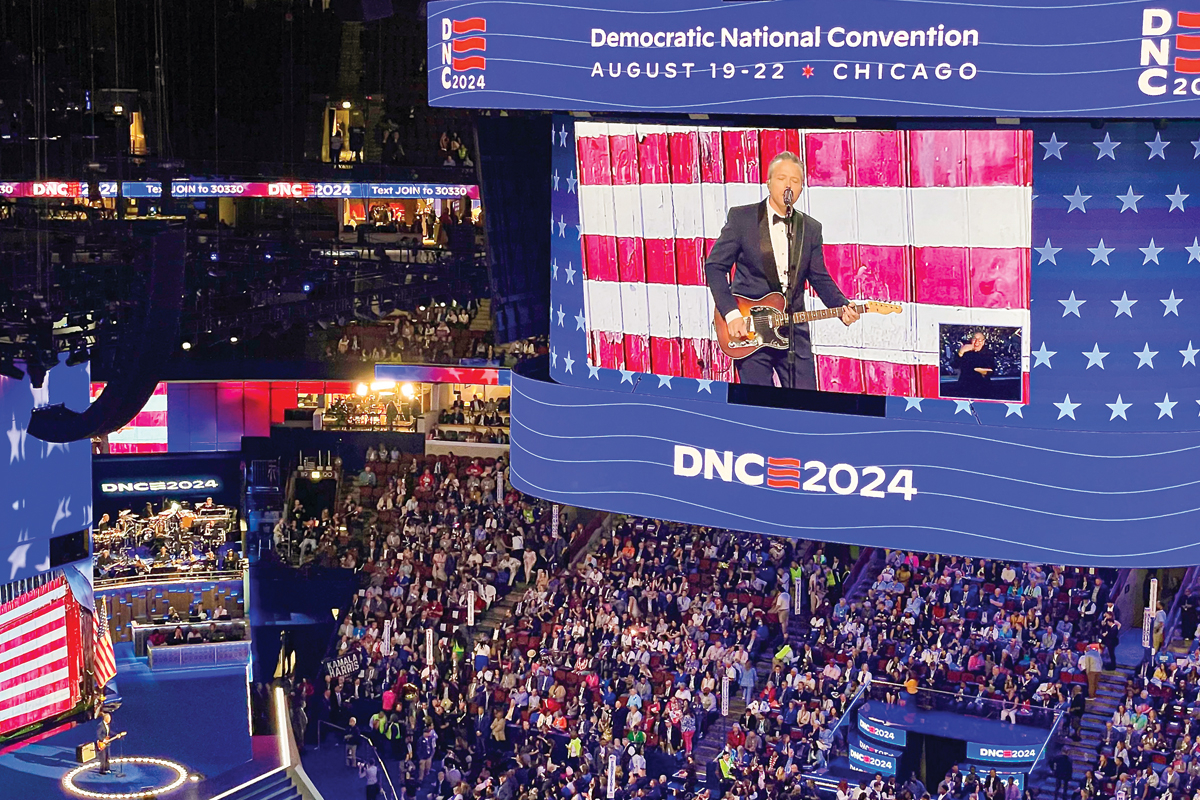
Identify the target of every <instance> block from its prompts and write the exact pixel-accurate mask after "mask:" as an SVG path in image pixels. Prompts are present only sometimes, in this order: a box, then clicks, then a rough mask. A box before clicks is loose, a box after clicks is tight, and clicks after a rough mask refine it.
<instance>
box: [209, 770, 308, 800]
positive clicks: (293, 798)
mask: <svg viewBox="0 0 1200 800" xmlns="http://www.w3.org/2000/svg"><path fill="white" fill-rule="evenodd" d="M227 800H304V795H303V794H302V793H301V792H300V790H299V789H298V788H297V787H296V784H295V783H294V782H293V781H292V778H291V776H290V775H288V773H287V772H286V771H285V772H280V773H277V774H275V775H272V776H271V777H270V778H267V779H266V780H264V781H262V782H261V783H256V784H254V785H253V786H248V787H246V788H245V789H243V790H242V791H240V792H237V793H235V794H231V795H229V797H228V798H227Z"/></svg>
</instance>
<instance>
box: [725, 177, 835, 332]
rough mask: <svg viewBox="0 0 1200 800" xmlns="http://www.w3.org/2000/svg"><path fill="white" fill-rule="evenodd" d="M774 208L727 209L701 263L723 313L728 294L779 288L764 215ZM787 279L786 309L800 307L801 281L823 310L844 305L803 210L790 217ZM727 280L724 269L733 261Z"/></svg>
mask: <svg viewBox="0 0 1200 800" xmlns="http://www.w3.org/2000/svg"><path fill="white" fill-rule="evenodd" d="M773 213H774V212H773V211H772V210H771V208H770V206H769V205H768V203H767V201H766V200H763V201H762V202H760V203H755V204H753V205H748V206H734V207H733V208H731V209H729V215H728V217H727V218H726V220H725V227H724V228H722V229H721V236H720V237H719V238H718V239H717V241H716V243H714V244H713V248H712V251H711V252H710V253H709V254H708V259H707V260H706V261H705V262H704V275H705V280H706V281H707V283H708V288H709V291H711V292H712V295H713V300H714V301H715V302H716V306H717V311H718V312H720V314H721V316H722V317H723V316H725V315H726V314H728V313H729V312H730V311H733V310H734V309H736V308H737V301H736V300H735V299H734V295H735V294H737V295H741V296H742V297H749V298H759V297H762V296H763V295H766V294H770V293H771V292H778V291H782V287H781V285H780V283H779V271H778V269H777V267H776V265H775V251H774V249H773V248H772V247H771V232H770V229H769V227H768V226H769V222H768V219H769V216H770V215H771V214H773ZM792 220H793V222H792V225H793V230H794V231H795V232H794V233H793V245H792V261H793V262H794V263H793V265H792V276H793V277H792V280H791V281H790V282H789V285H790V287H791V291H790V294H791V297H790V298H788V300H789V307H790V308H791V310H792V311H802V310H803V309H804V284H805V283H807V284H808V285H809V286H811V287H813V289H814V290H815V291H816V293H817V296H818V297H820V298H821V302H822V303H824V304H825V307H826V308H837V307H838V306H844V305H846V304H847V303H848V302H849V301H848V300H847V299H846V295H844V294H842V290H841V289H839V288H838V285H837V284H836V283H834V280H833V278H832V276H830V274H829V270H827V269H826V268H825V254H824V251H823V250H822V239H821V223H819V222H817V221H816V220H815V219H813V218H812V217H810V216H808V215H807V214H803V213H801V212H800V211H798V210H797V211H796V212H795V213H794V214H793V215H792ZM734 264H737V269H736V270H734V271H733V281H732V284H731V282H730V280H729V273H730V271H731V270H732V268H733V265H734ZM800 327H801V331H799V332H800V334H801V335H800V341H799V342H797V346H798V350H799V354H800V355H801V356H804V355H807V354H808V352H809V346H808V329H807V328H808V326H807V324H805V325H804V326H800Z"/></svg>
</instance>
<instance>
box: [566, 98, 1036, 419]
mask: <svg viewBox="0 0 1200 800" xmlns="http://www.w3.org/2000/svg"><path fill="white" fill-rule="evenodd" d="M1032 144H1033V143H1032V136H1031V135H1030V131H1027V130H916V131H883V130H855V131H848V130H813V129H796V128H758V127H744V126H727V127H712V126H697V125H653V124H621V123H608V122H593V121H578V122H577V123H576V124H575V157H576V170H575V175H577V176H578V177H577V180H578V202H579V220H580V222H579V226H580V233H581V236H580V237H579V263H580V266H581V269H580V273H581V275H580V277H581V278H582V280H583V291H584V303H585V312H584V313H585V318H586V326H587V334H588V342H587V345H588V350H587V363H588V364H589V365H592V366H597V367H603V368H607V369H613V370H627V371H633V372H638V373H652V374H655V375H667V376H678V377H687V378H698V379H708V380H716V381H727V382H765V381H764V380H763V378H764V376H766V378H767V380H772V379H773V382H774V383H775V384H776V385H778V383H779V381H780V377H779V375H778V374H777V373H778V369H776V370H775V372H776V374H774V375H772V374H771V371H769V370H768V371H763V370H758V371H756V372H754V373H752V372H751V370H749V369H748V368H747V367H746V366H745V365H746V364H749V363H750V362H751V360H754V359H758V358H760V356H759V353H762V352H768V353H769V352H770V351H771V350H772V349H773V350H775V351H776V352H777V353H780V354H782V353H784V352H786V350H785V349H784V348H782V347H771V346H770V345H766V346H763V347H760V348H757V349H756V348H754V347H745V348H744V350H743V351H741V352H735V353H732V354H730V353H728V348H726V349H724V350H723V349H722V348H721V347H720V343H719V340H720V339H721V338H722V332H721V331H720V330H719V329H718V326H717V325H716V324H715V323H720V322H723V320H722V319H721V316H723V315H722V314H717V315H715V316H714V308H715V307H716V305H720V304H719V303H715V299H716V297H717V295H718V293H719V292H720V289H719V288H718V287H717V286H715V285H714V284H715V283H717V282H720V281H724V286H725V287H727V288H726V291H731V292H732V294H733V295H734V296H735V297H747V299H757V297H758V295H760V294H761V293H762V292H763V289H764V288H767V289H772V290H775V291H777V292H779V303H780V307H781V308H782V309H783V310H785V311H787V310H791V311H793V312H796V311H820V310H822V309H825V308H826V307H827V306H836V305H840V304H841V303H843V302H845V301H847V300H848V301H850V302H851V303H854V304H856V305H860V306H862V307H864V308H865V310H864V311H863V312H862V314H861V318H860V319H859V320H858V321H857V322H854V323H853V324H849V325H846V324H843V322H842V320H841V319H839V318H837V317H830V318H826V319H817V320H813V321H811V322H808V323H806V324H804V325H799V326H796V328H795V331H796V333H795V337H796V338H797V339H798V342H797V347H796V349H797V355H796V358H797V359H799V360H800V362H801V365H800V369H801V370H802V371H808V372H809V373H811V374H812V377H813V378H814V379H813V380H811V382H810V384H809V385H803V382H802V381H801V382H798V384H797V385H798V388H812V389H818V388H819V389H821V390H823V391H839V392H852V393H865V394H876V395H895V396H904V397H912V396H915V397H931V398H937V397H955V398H969V399H975V400H1002V401H1006V402H1010V403H1011V402H1023V401H1024V400H1026V399H1027V395H1028V381H1027V376H1028V373H1029V348H1030V344H1029V342H1030V330H1029V294H1030V291H1029V288H1030V215H1031V195H1032V190H1031V183H1032V167H1031V157H1032V152H1031V149H1032ZM780 153H790V154H794V156H795V159H794V160H793V159H791V158H787V159H786V161H785V160H777V161H776V165H777V168H776V170H775V171H777V172H782V170H783V168H784V167H786V166H787V163H786V162H791V163H792V165H793V166H795V167H797V174H798V176H799V179H800V183H799V185H798V186H797V187H796V190H795V192H794V207H795V209H796V211H798V212H800V213H801V214H802V215H803V216H797V217H793V219H798V220H799V222H798V223H797V224H796V225H795V227H794V229H793V232H792V237H793V241H792V244H791V245H790V247H791V251H792V256H793V260H794V261H795V262H796V263H794V264H793V265H792V266H793V268H794V269H793V270H792V272H793V273H794V274H791V275H785V272H786V270H785V269H783V268H781V267H780V265H779V263H778V262H779V260H782V256H781V257H780V258H777V259H774V262H775V263H774V264H773V265H772V264H767V263H766V262H768V261H769V259H767V258H766V257H764V253H765V250H766V242H767V241H768V240H767V239H766V238H764V237H766V236H767V235H768V234H767V233H766V231H768V226H769V225H770V222H769V220H768V219H767V217H768V216H772V217H773V216H776V215H775V213H774V212H775V210H776V208H775V206H773V205H772V203H771V201H770V200H769V199H768V193H769V191H770V186H771V179H770V176H769V174H768V173H769V172H771V171H772V169H771V165H772V161H773V160H774V159H775V158H776V156H777V155H778V154H780ZM796 162H799V163H798V164H796ZM575 180H576V178H575V177H574V176H572V177H571V181H572V183H573V182H574V181H575ZM739 211H741V212H746V213H740V214H739ZM731 212H732V213H731ZM780 227H783V223H780ZM800 229H803V232H801V230H800ZM801 238H802V239H803V242H802V243H801V241H800V239H801ZM786 247H787V244H786V242H785V243H784V245H783V250H782V251H781V252H786ZM801 248H803V252H801V253H797V251H798V250H800V249H801ZM772 255H774V253H772ZM777 275H778V277H776V276H777ZM805 277H807V280H804V278H805ZM763 278H766V279H767V280H766V281H765V282H764V281H763V280H762V279H763ZM772 278H776V280H774V281H772V280H771V279H772ZM789 279H790V280H791V285H790V288H789V289H788V290H786V291H784V287H785V286H786V285H787V283H786V282H787V281H788V280H789ZM772 283H773V284H774V285H771V284H772ZM797 284H802V285H797ZM725 310H727V309H722V311H725ZM769 336H770V333H769V332H768V333H766V336H765V337H760V338H763V339H765V338H767V337H769ZM788 338H791V337H789V335H788V333H787V329H786V328H784V329H782V330H781V335H780V336H779V338H778V339H777V343H778V344H782V343H783V341H784V340H785V339H788ZM975 339H978V340H980V341H981V344H979V345H976V344H973V340H975ZM742 352H744V353H746V355H742ZM731 356H732V357H731ZM776 363H777V364H778V361H777V362H776ZM785 368H786V366H785Z"/></svg>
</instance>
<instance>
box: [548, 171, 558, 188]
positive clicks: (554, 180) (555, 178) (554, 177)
mask: <svg viewBox="0 0 1200 800" xmlns="http://www.w3.org/2000/svg"><path fill="white" fill-rule="evenodd" d="M550 183H552V184H553V185H554V189H553V191H555V192H557V191H558V170H554V174H552V175H551V176H550Z"/></svg>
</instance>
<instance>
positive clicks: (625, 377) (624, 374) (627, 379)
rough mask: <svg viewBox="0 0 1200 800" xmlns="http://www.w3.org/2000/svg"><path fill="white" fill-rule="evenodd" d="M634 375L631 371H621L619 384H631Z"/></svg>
mask: <svg viewBox="0 0 1200 800" xmlns="http://www.w3.org/2000/svg"><path fill="white" fill-rule="evenodd" d="M635 374H636V373H635V372H634V371H633V370H631V369H623V370H621V383H633V376H634V375H635Z"/></svg>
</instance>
